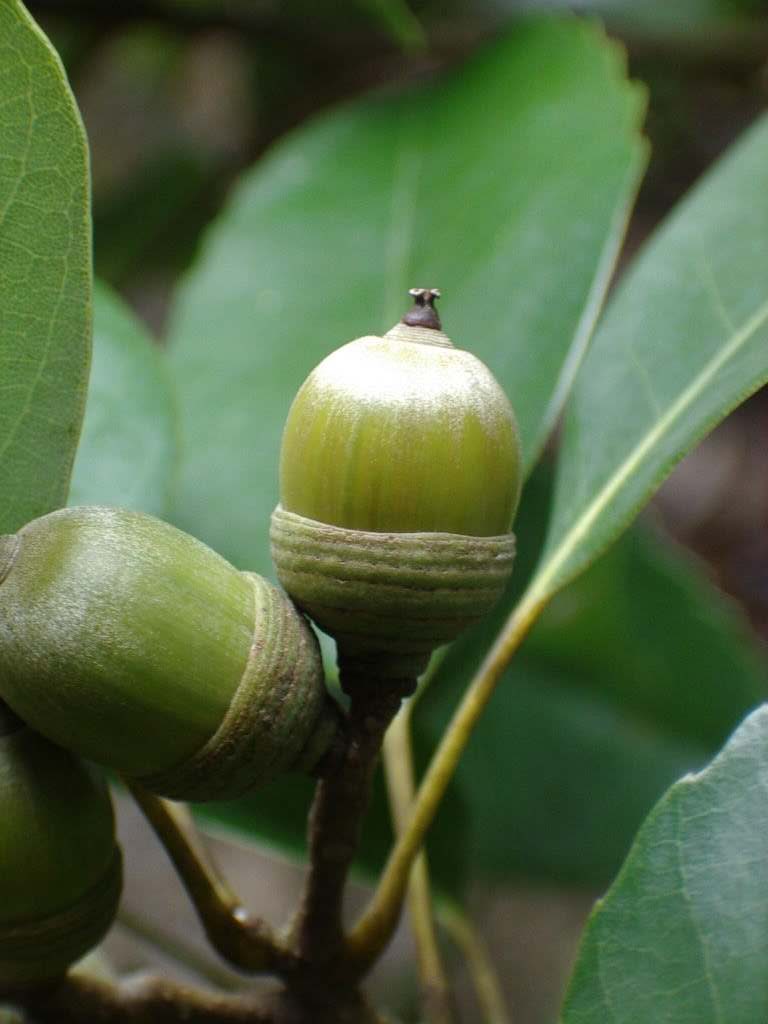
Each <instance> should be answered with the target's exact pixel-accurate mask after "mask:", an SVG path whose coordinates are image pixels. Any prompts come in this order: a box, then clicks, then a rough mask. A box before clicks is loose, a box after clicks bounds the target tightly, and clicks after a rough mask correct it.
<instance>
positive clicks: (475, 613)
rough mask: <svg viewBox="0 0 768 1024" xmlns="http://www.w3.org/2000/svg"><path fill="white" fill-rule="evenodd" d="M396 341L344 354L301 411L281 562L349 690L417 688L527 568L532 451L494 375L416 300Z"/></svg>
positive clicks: (292, 424)
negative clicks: (394, 683)
mask: <svg viewBox="0 0 768 1024" xmlns="http://www.w3.org/2000/svg"><path fill="white" fill-rule="evenodd" d="M410 294H411V295H412V296H413V297H414V300H415V305H414V307H413V309H412V310H411V311H410V312H409V313H407V314H406V315H405V316H404V317H403V319H402V321H401V322H400V323H398V324H397V325H396V326H395V327H393V328H392V330H390V331H388V332H387V333H386V334H385V335H384V336H383V337H376V336H367V337H363V338H358V339H357V340H356V341H351V342H349V343H348V344H346V345H344V346H343V347H341V348H339V349H337V350H336V351H335V352H333V353H332V354H331V355H329V356H328V357H327V358H326V359H324V360H323V361H322V362H321V363H320V364H319V366H317V367H316V368H315V369H314V370H313V371H312V373H311V374H310V375H309V377H308V378H307V380H306V381H305V382H304V384H303V385H302V386H301V388H300V390H299V392H298V394H297V395H296V398H295V400H294V402H293V404H292V406H291V408H290V411H289V413H288V419H287V422H286V425H285V431H284V434H283V442H282V450H281V457H280V503H279V504H278V506H277V508H276V509H275V511H274V513H273V516H272V528H271V538H272V557H273V560H274V563H275V566H276V568H277V573H278V576H279V578H280V582H281V583H282V584H283V586H284V587H285V589H286V590H287V592H288V593H289V594H290V595H291V597H292V598H293V599H294V601H295V602H296V603H297V604H298V605H299V607H301V608H303V609H304V610H305V611H306V612H307V613H308V614H309V615H310V616H311V617H312V619H314V621H315V622H316V623H317V625H318V626H319V627H320V628H321V629H323V630H324V631H326V632H327V633H329V634H331V636H333V637H334V638H335V639H336V641H337V645H338V650H339V665H340V669H341V674H342V679H343V678H344V675H345V673H346V675H347V677H348V678H349V677H351V676H352V675H354V676H369V677H372V678H377V679H379V680H384V679H386V678H391V679H395V678H400V679H407V678H412V679H415V677H416V676H417V675H418V674H419V673H420V672H421V671H422V670H423V668H424V667H425V666H426V663H427V660H428V658H429V655H430V653H431V651H432V650H434V649H435V648H436V647H438V646H440V645H442V644H445V643H447V642H449V641H451V640H453V639H454V638H455V637H456V636H457V635H458V634H459V633H460V632H461V631H462V630H463V629H465V628H466V627H467V626H469V625H471V624H472V623H474V622H475V621H477V620H478V619H479V618H481V616H483V615H484V614H485V613H486V612H487V611H488V610H489V609H490V608H491V607H492V606H493V604H494V603H495V602H496V601H497V600H498V598H499V597H500V595H501V593H502V592H503V590H504V587H505V586H506V583H507V580H508V578H509V574H510V572H511V570H512V562H513V558H514V552H515V539H514V535H513V534H512V533H511V526H512V521H513V518H514V515H515V511H516V509H517V505H518V501H519V498H520V486H521V451H520V441H519V435H518V429H517V424H516V421H515V416H514V413H513V411H512V407H511V405H510V403H509V400H508V399H507V397H506V395H505V394H504V392H503V390H502V388H501V387H500V385H499V384H498V382H497V381H496V379H495V378H494V376H493V374H492V373H491V371H490V370H489V369H488V368H487V367H486V366H485V364H484V363H482V362H481V361H480V360H479V359H477V358H476V357H475V356H474V355H472V354H471V353H469V352H466V351H464V350H462V349H459V348H455V347H454V345H453V343H452V342H451V340H450V339H449V338H448V336H447V335H446V334H445V333H444V332H443V330H442V327H441V324H440V319H439V316H438V314H437V310H436V309H435V306H434V303H435V299H436V298H438V297H439V294H440V293H439V291H438V290H437V289H427V288H414V289H412V290H411V293H410Z"/></svg>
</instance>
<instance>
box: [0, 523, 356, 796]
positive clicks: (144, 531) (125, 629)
mask: <svg viewBox="0 0 768 1024" xmlns="http://www.w3.org/2000/svg"><path fill="white" fill-rule="evenodd" d="M0 697H2V698H3V699H4V700H6V701H7V703H8V704H9V705H10V706H11V707H12V708H13V709H14V710H15V711H16V713H17V714H18V715H19V716H20V717H21V718H23V719H24V721H26V722H28V723H29V724H30V725H31V726H32V727H33V728H34V729H36V730H37V731H38V732H40V733H42V734H43V735H44V736H47V737H48V738H49V739H51V740H53V741H54V742H55V743H58V744H60V745H61V746H63V747H66V748H67V749H69V750H73V751H75V752H76V753H78V754H79V755H80V756H82V757H85V758H88V759H90V760H93V761H96V762H97V763H99V764H102V765H105V766H107V767H109V768H112V769H114V770H116V771H119V772H122V773H123V774H125V775H127V776H130V777H132V778H134V779H137V780H138V781H140V782H141V783H142V784H143V785H144V786H146V788H148V789H151V790H152V791H153V792H156V793H160V794H162V795H165V796H168V797H171V798H176V799H184V800H213V799H233V798H235V797H237V796H239V795H241V794H242V793H244V792H246V791H248V790H250V789H252V788H253V787H255V786H256V785H258V784H260V783H262V782H264V781H267V780H269V779H271V778H272V777H274V776H275V775H277V774H280V773H282V772H284V771H288V770H291V769H296V768H305V769H311V768H312V767H314V765H315V763H316V762H317V761H318V759H319V758H320V757H321V755H322V754H323V753H324V751H325V749H326V747H327V746H328V744H329V742H330V739H331V737H332V735H333V733H334V731H335V726H336V716H335V711H334V707H333V705H332V704H331V703H330V701H329V699H328V697H327V695H326V692H325V686H324V681H323V674H322V666H321V662H320V657H319V651H318V647H317V641H316V638H315V637H314V634H313V633H312V631H311V629H310V627H309V626H308V624H307V623H306V621H305V620H304V618H303V616H302V615H301V614H300V613H299V612H297V611H296V609H295V608H294V607H293V605H292V604H291V603H290V602H289V601H288V600H287V598H286V597H285V595H283V594H282V593H281V592H280V591H278V590H277V589H276V588H275V587H273V586H272V584H270V583H268V582H267V581H266V580H264V579H262V578H261V577H259V576H256V575H254V574H252V573H241V572H238V570H237V569H235V568H234V566H232V565H230V564H229V562H227V561H225V560H224V559H223V558H221V557H220V556H219V555H217V554H216V553H215V552H213V551H212V550H211V549H210V548H208V547H206V546H205V545H204V544H201V543H200V542H199V541H197V540H195V539H194V538H192V537H190V536H189V535H187V534H185V533H183V532H182V531H181V530H177V529H176V528H175V527H172V526H169V525H168V524H167V523H163V522H161V521H160V520H158V519H155V518H153V517H152V516H148V515H143V514H140V513H136V512H129V511H126V510H123V509H110V508H97V507H94V508H70V509H63V510H61V511H58V512H54V513H52V514H50V515H47V516H43V517H42V518H40V519H36V520H34V521H33V522H31V523H29V524H27V525H26V526H25V527H24V528H23V529H22V530H20V531H19V533H18V534H15V535H11V536H5V537H2V538H0Z"/></svg>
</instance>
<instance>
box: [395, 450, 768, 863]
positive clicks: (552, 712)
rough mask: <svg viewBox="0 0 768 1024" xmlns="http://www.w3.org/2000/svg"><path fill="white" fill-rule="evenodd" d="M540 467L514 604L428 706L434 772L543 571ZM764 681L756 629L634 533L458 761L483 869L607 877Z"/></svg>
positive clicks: (523, 534)
mask: <svg viewBox="0 0 768 1024" xmlns="http://www.w3.org/2000/svg"><path fill="white" fill-rule="evenodd" d="M543 470H544V468H543V467H542V469H540V470H539V471H537V472H536V473H535V474H534V476H533V477H532V478H531V480H530V481H529V484H528V486H527V488H526V492H525V495H524V499H523V503H522V506H521V514H520V518H519V520H518V523H517V534H518V544H519V551H520V562H519V564H518V565H517V566H516V569H515V573H516V576H517V578H516V579H514V578H513V586H512V588H511V590H510V594H509V597H508V600H507V601H506V602H504V605H502V606H501V607H499V608H497V609H496V610H495V611H494V612H493V613H492V614H491V615H490V616H489V617H488V619H486V620H485V621H483V622H482V623H480V624H479V625H478V626H477V627H476V628H475V629H474V630H472V631H470V632H469V633H467V634H465V635H464V636H462V637H460V638H459V639H458V640H457V641H456V643H455V644H453V646H452V647H451V649H450V650H449V652H448V655H447V657H446V658H445V660H444V661H443V664H442V666H441V668H440V671H439V672H438V674H437V677H436V678H435V679H434V681H433V682H432V684H431V686H430V687H429V689H428V690H427V692H426V693H425V695H424V697H423V698H422V701H421V704H420V706H419V707H418V708H417V709H416V715H415V734H414V738H415V744H416V750H417V754H418V760H419V761H420V763H421V764H422V765H426V763H427V761H428V760H429V757H430V755H431V753H432V751H433V750H434V748H435V746H436V745H437V742H438V741H439V739H440V737H441V735H442V733H443V731H444V729H445V727H446V725H447V722H448V720H449V718H450V716H451V714H452V713H453V710H454V709H455V707H456V705H457V704H458V702H459V700H460V699H461V696H462V694H463V692H464V689H465V687H466V685H467V682H468V680H469V679H470V678H471V677H472V675H473V673H474V672H475V670H476V668H477V665H478V663H479V661H480V659H481V658H482V656H483V654H484V653H485V651H486V650H487V649H488V647H489V646H490V644H491V643H492V641H493V638H494V636H495V635H496V633H497V632H498V630H499V628H500V627H501V625H502V622H503V619H504V616H505V606H508V605H509V604H512V603H514V600H515V594H519V592H520V591H521V589H524V587H525V583H526V579H527V577H528V575H529V573H530V571H531V569H532V566H533V565H534V564H535V561H536V556H537V552H538V550H539V549H540V545H541V543H542V539H543V538H542V532H543V529H544V527H543V525H542V524H543V523H544V522H545V518H546V509H547V507H548V505H549V502H550V486H549V483H550V482H549V474H548V473H546V472H545V471H543ZM767 683H768V672H767V671H766V663H765V661H764V659H763V658H762V657H761V656H760V655H759V654H758V651H757V646H756V644H755V641H754V640H753V639H752V638H751V635H750V632H749V629H748V626H747V624H746V622H745V620H744V619H743V617H742V616H741V615H740V613H739V612H738V609H737V608H736V607H735V606H733V605H732V604H731V603H730V602H729V601H728V600H727V599H726V598H724V597H723V596H722V595H721V594H720V593H719V592H718V591H717V590H716V589H715V588H714V587H713V586H712V584H711V583H709V581H708V580H707V578H706V576H705V575H704V573H703V571H702V570H701V569H700V568H699V566H698V564H697V563H695V562H694V561H693V560H692V559H691V557H690V556H685V555H684V554H683V553H682V552H681V551H679V550H678V549H677V548H675V547H673V546H671V545H668V544H665V543H664V542H663V541H662V539H661V538H657V537H654V536H653V535H652V534H651V533H650V531H648V530H647V529H643V530H640V529H638V528H636V529H634V530H632V531H630V532H629V534H628V535H627V536H626V537H625V538H624V539H623V540H622V542H621V543H620V544H618V545H617V546H616V547H615V548H614V549H613V550H612V551H611V552H610V553H609V554H608V555H606V556H605V557H604V558H602V559H601V560H600V562H599V563H598V564H597V565H595V566H593V567H592V568H591V569H590V570H589V572H587V573H586V574H585V575H584V576H582V577H581V579H579V580H577V581H576V582H575V583H573V584H571V586H570V587H568V588H567V589H566V590H565V591H564V592H563V593H562V594H561V595H560V597H559V598H558V599H557V600H556V601H555V602H553V604H552V605H551V606H550V608H549V609H548V610H547V612H545V614H544V615H543V617H542V618H541V620H540V621H539V622H538V623H537V625H536V626H535V627H534V629H533V631H532V633H531V636H530V638H529V640H528V642H527V643H526V644H525V645H524V646H523V648H522V650H521V651H519V652H518V654H517V656H516V657H515V659H514V661H513V663H512V665H511V667H510V669H508V671H507V673H506V677H505V678H504V680H503V681H502V683H501V684H500V685H499V687H498V689H497V691H496V693H495V694H494V696H493V700H492V704H491V706H490V708H489V709H488V711H487V713H486V714H485V715H484V717H483V718H482V719H481V720H480V722H479V724H478V726H477V728H476V730H475V734H474V735H473V737H472V741H471V743H470V745H469V747H468V748H467V750H466V752H465V754H464V756H463V757H462V761H461V764H460V766H459V770H458V773H457V777H456V781H455V783H454V784H453V787H452V788H453V791H454V792H455V793H457V794H459V795H460V797H461V801H462V803H463V804H464V805H465V806H466V807H467V808H468V814H469V821H468V824H467V826H465V827H468V828H469V829H470V833H471V834H470V836H469V838H465V842H466V843H467V845H468V849H467V852H466V854H465V855H466V857H467V859H468V862H469V864H470V865H471V867H472V870H473V872H474V873H475V874H476V875H490V876H492V877H496V878H510V877H515V876H518V875H519V874H520V873H526V874H530V875H539V876H548V877H552V878H554V879H556V880H560V879H571V880H581V881H588V882H593V883H605V882H606V881H607V880H608V879H609V878H610V877H611V876H612V875H613V873H614V872H615V871H616V870H617V869H618V867H619V865H620V863H621V860H622V858H623V856H624V854H625V852H626V850H627V847H628V846H629V844H630V842H631V840H632V837H633V835H634V833H635V831H636V829H637V828H638V826H639V825H640V822H641V821H642V819H643V817H644V815H645V814H646V813H647V812H648V810H649V808H650V807H651V805H652V804H653V802H654V801H655V800H656V799H657V798H658V797H659V795H660V794H661V793H662V792H663V790H664V789H665V788H666V786H668V785H669V784H670V783H671V782H672V781H673V780H674V779H675V778H677V777H679V775H680V774H682V772H683V771H685V770H688V769H689V768H691V767H693V766H697V765H699V764H701V762H702V761H703V759H704V757H705V756H707V754H709V753H711V752H712V751H713V750H714V749H716V748H717V746H719V745H720V743H721V742H722V739H723V737H724V736H726V735H727V734H728V733H729V732H730V731H731V730H732V729H733V727H734V726H735V725H736V723H737V722H738V721H739V720H740V719H741V718H742V717H743V715H744V714H745V713H746V712H747V711H748V710H749V709H750V708H752V707H754V706H755V705H756V704H757V703H759V702H760V701H761V700H763V699H765V696H766V693H767V692H768V688H767V685H766V684H767ZM450 792H451V790H449V793H450ZM450 814H451V811H450V809H448V810H446V811H444V812H443V811H441V813H440V815H439V817H438V821H442V819H443V817H444V815H447V816H448V817H450Z"/></svg>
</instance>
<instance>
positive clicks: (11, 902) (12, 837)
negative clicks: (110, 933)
mask: <svg viewBox="0 0 768 1024" xmlns="http://www.w3.org/2000/svg"><path fill="white" fill-rule="evenodd" d="M121 880H122V871H121V856H120V850H119V848H118V847H117V845H116V843H115V830H114V818H113V814H112V805H111V803H110V800H109V794H108V792H107V790H106V787H105V786H104V785H103V783H102V782H101V781H99V780H98V779H97V778H96V777H95V776H94V775H93V773H92V772H90V771H89V770H88V769H87V768H86V767H85V765H84V764H83V763H82V762H81V761H79V760H78V758H76V757H75V756H74V755H73V754H70V753H68V752H67V751H65V750H62V749H61V748H59V747H56V746H54V745H53V744H52V743H49V742H48V741H47V740H45V739H43V738H42V737H41V736H38V735H37V734H36V733H34V732H32V730H31V729H29V728H28V727H27V726H25V725H24V724H23V723H22V722H21V721H20V720H19V719H18V718H16V716H15V715H13V714H11V713H9V711H8V709H7V708H5V707H4V706H3V705H2V704H0V997H2V996H4V995H8V994H10V993H13V992H16V991H17V990H21V989H24V988H27V987H29V986H32V985H37V984H41V983H45V982H48V981H52V980H54V979H56V978H57V977H60V976H61V975H63V974H64V973H66V971H67V969H68V968H69V967H70V966H71V965H72V964H73V963H75V961H77V960H79V959H80V958H81V957H82V956H84V955H85V954H86V953H87V952H88V950H90V949H92V948H93V947H94V946H95V945H96V944H97V943H98V942H100V941H101V939H102V937H103V935H104V934H105V932H106V931H107V929H108V928H109V926H110V924H111V923H112V920H113V919H114V916H115V912H116V910H117V904H118V900H119V898H120V888H121Z"/></svg>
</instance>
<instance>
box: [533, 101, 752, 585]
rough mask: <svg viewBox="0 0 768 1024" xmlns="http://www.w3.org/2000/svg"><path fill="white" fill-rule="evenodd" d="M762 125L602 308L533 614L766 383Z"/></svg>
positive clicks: (567, 430) (688, 202)
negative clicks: (603, 312) (703, 440)
mask: <svg viewBox="0 0 768 1024" xmlns="http://www.w3.org/2000/svg"><path fill="white" fill-rule="evenodd" d="M766 267H768V116H766V117H763V118H762V119H761V120H760V121H759V122H758V123H757V124H756V125H755V126H754V127H753V128H752V129H751V131H749V132H748V133H747V135H746V136H745V138H743V139H742V140H741V142H740V143H739V144H738V145H736V146H735V147H734V148H733V149H732V150H731V151H730V152H729V153H727V154H726V156H725V157H724V158H723V159H721V160H720V162H719V163H718V164H717V165H716V166H715V167H714V168H713V169H712V170H711V171H710V172H709V173H708V174H707V175H706V176H705V178H704V179H703V181H702V182H701V183H700V184H699V185H698V186H697V187H696V188H695V189H694V190H693V191H692V193H691V194H690V195H689V196H688V197H687V198H686V199H685V200H684V201H683V202H682V203H681V204H680V205H679V206H678V208H677V209H676V210H675V212H674V213H673V214H672V216H671V217H670V218H669V220H668V221H667V222H666V223H665V224H664V225H663V226H662V227H661V229H660V230H659V231H657V233H656V235H655V236H654V238H653V239H652V240H651V242H650V243H649V244H648V245H647V246H646V248H645V250H644V251H643V253H642V255H641V256H640V257H639V259H638V260H637V262H636V263H635V265H634V267H633V268H632V270H631V271H630V272H629V273H628V274H627V275H626V277H625V278H624V280H623V282H622V284H621V286H620V287H619V290H618V293H617V295H616V297H615V298H614V299H613V301H612V302H611V304H610V306H609V309H608V311H607V313H606V316H605V318H604V320H603V322H602V325H601V327H600V329H599V330H598V332H597V334H596V336H595V339H594V342H593V344H592V346H591V348H590V351H589V354H588V356H587V358H586V360H585V361H584V363H583V365H582V367H581V370H580V371H579V375H578V379H577V381H576V385H575V387H574V390H573V394H572V397H571V401H570V405H569V409H568V415H567V417H566V422H565V427H564V430H563V439H562V448H561V453H560V460H559V466H558V478H557V485H556V489H555V502H554V510H553V516H552V523H551V528H550V531H549V535H548V541H547V545H546V549H545V552H544V555H543V558H542V562H541V565H540V568H539V570H538V571H537V573H536V575H535V577H534V580H533V583H532V586H531V589H530V591H529V592H528V598H527V600H529V601H530V602H531V603H533V604H535V603H537V602H538V601H540V600H541V599H545V598H546V597H547V596H548V595H551V594H552V593H554V592H555V591H556V590H558V589H559V588H560V587H561V586H563V584H564V583H566V582H568V580H570V579H572V578H573V577H574V576H576V575H577V574H578V573H579V572H581V571H582V570H583V569H584V568H586V566H587V565H589V563H590V562H591V561H593V560H594V559H595V558H596V557H597V556H598V555H599V554H600V553H601V552H602V551H603V550H604V549H605V548H606V547H607V545H608V544H609V543H610V542H611V541H612V540H614V538H615V537H616V536H617V535H618V534H619V533H620V532H621V530H622V529H623V527H624V526H625V525H626V524H627V523H628V522H629V521H630V520H631V518H632V517H633V516H634V514H635V513H636V511H637V510H638V508H640V506H641V505H642V504H643V503H644V502H645V501H647V499H648V498H649V497H650V495H651V494H652V492H653V491H654V490H655V489H656V487H657V486H658V485H659V483H660V482H661V480H662V479H663V478H664V477H665V476H666V475H667V473H668V472H669V471H670V470H671V468H672V467H673V465H674V464H675V462H676V461H677V460H678V459H680V458H681V457H682V455H683V454H684V453H685V452H686V451H688V449H689V448H691V447H692V446H693V445H694V444H695V443H696V442H697V441H698V440H699V439H700V438H701V437H703V436H704V434H706V433H707V431H709V430H710V429H711V428H712V427H713V426H714V425H715V423H717V422H718V421H719V420H721V419H722V418H723V417H724V416H725V415H726V414H727V413H728V412H729V411H730V410H731V409H733V408H734V406H736V405H737V404H738V403H739V402H741V401H743V400H744V398H746V396H747V395H749V394H750V393H751V392H753V391H755V390H756V389H757V388H759V387H760V386H761V385H762V384H764V383H765V381H766V380H768V272H767V271H766Z"/></svg>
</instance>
